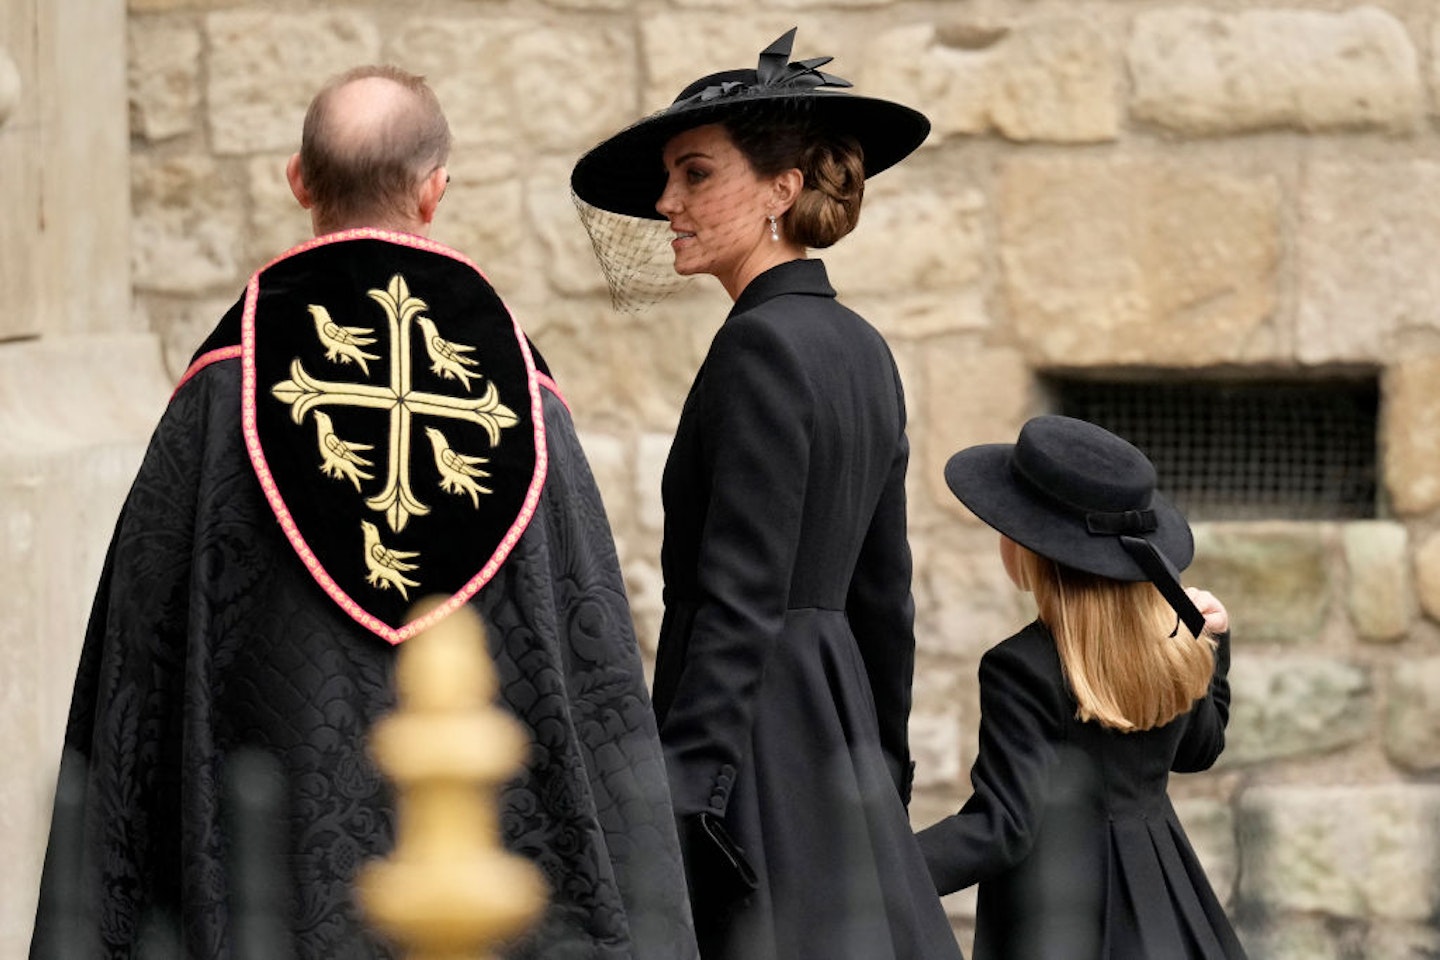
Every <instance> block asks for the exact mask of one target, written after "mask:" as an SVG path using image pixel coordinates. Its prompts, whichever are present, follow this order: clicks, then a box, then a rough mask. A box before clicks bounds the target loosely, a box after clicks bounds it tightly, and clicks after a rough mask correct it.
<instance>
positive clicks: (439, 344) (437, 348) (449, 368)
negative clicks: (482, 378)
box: [415, 317, 478, 393]
mask: <svg viewBox="0 0 1440 960" xmlns="http://www.w3.org/2000/svg"><path fill="white" fill-rule="evenodd" d="M415 322H416V323H418V324H420V329H421V330H423V331H424V332H425V352H426V353H428V354H430V359H431V361H432V363H431V365H430V372H431V373H438V374H440V376H442V377H444V378H445V379H446V380H459V381H460V382H461V383H462V384H464V386H465V392H466V393H469V392H470V378H471V377H474V376H478V374H474V373H471V372H470V371H469V370H466V369H465V368H466V367H473V366H475V361H474V360H471V359H470V358H469V357H467V356H464V354H467V353H470V352H472V351H473V350H474V349H475V348H474V347H469V346H466V345H465V344H463V343H456V342H454V341H453V340H446V339H444V338H443V337H441V336H440V333H439V331H437V330H436V329H435V321H434V320H431V319H430V318H429V317H416V318H415Z"/></svg>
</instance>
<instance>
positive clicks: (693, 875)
mask: <svg viewBox="0 0 1440 960" xmlns="http://www.w3.org/2000/svg"><path fill="white" fill-rule="evenodd" d="M679 827H680V846H681V850H682V853H683V854H684V856H685V875H686V879H687V880H688V881H689V883H690V899H691V900H692V901H693V902H695V903H697V904H704V905H706V906H710V907H718V906H721V905H723V904H728V903H732V902H734V901H737V900H743V899H744V898H745V897H748V896H749V895H750V894H752V893H754V892H755V889H756V888H757V887H758V886H759V885H760V882H759V880H758V879H756V877H755V868H754V867H752V866H750V861H749V860H747V859H745V851H744V850H742V849H740V847H739V845H738V844H736V843H735V841H734V840H733V839H731V837H730V833H729V831H727V830H726V829H725V824H724V822H723V821H722V820H721V819H720V818H719V817H718V816H717V815H715V814H713V813H693V814H690V815H689V816H686V817H682V818H681V819H680V822H679Z"/></svg>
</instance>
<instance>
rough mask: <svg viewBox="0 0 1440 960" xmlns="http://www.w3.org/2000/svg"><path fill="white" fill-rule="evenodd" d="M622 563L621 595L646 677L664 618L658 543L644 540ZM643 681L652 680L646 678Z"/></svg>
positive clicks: (634, 547) (653, 659)
mask: <svg viewBox="0 0 1440 960" xmlns="http://www.w3.org/2000/svg"><path fill="white" fill-rule="evenodd" d="M627 556H628V557H630V558H631V559H628V560H627V561H626V562H625V567H624V573H625V593H626V597H627V599H628V600H629V601H630V615H631V616H632V617H634V618H635V637H636V639H637V640H638V641H639V643H640V653H641V655H642V656H643V657H644V660H645V669H646V672H647V673H650V672H651V671H653V669H654V666H655V648H656V646H657V645H658V643H659V640H660V624H661V622H662V621H663V620H664V617H665V580H664V577H663V576H662V575H661V573H660V562H659V560H658V559H650V558H658V557H659V556H660V542H659V540H654V539H645V540H643V541H638V542H637V543H636V544H634V545H632V547H631V549H630V550H629V551H628V553H627ZM646 679H647V681H648V680H651V679H653V676H652V677H647V678H646Z"/></svg>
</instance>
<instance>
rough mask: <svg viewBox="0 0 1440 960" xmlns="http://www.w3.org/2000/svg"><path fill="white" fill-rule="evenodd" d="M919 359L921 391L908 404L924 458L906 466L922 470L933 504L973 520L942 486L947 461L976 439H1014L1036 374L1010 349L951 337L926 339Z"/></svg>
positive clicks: (1027, 407)
mask: <svg viewBox="0 0 1440 960" xmlns="http://www.w3.org/2000/svg"><path fill="white" fill-rule="evenodd" d="M922 363H923V364H924V368H923V371H922V373H921V376H922V377H923V378H924V388H923V389H924V392H923V394H922V395H921V396H913V394H912V399H911V400H910V402H909V405H910V411H911V412H910V416H911V422H912V433H915V432H923V438H922V439H921V443H922V444H923V450H924V457H923V459H918V458H912V460H911V465H910V469H911V471H912V472H914V471H917V470H918V471H920V472H921V474H922V477H921V479H922V480H923V481H924V483H925V489H926V490H928V492H929V497H928V499H929V501H930V503H931V505H937V504H938V505H939V506H940V507H941V509H942V511H944V513H945V514H946V515H948V516H951V517H960V518H963V519H967V520H970V521H971V522H975V521H974V520H973V516H972V515H971V513H970V511H968V510H966V509H965V508H964V506H962V505H961V504H960V501H958V500H956V499H955V495H954V494H952V493H951V492H950V488H949V487H947V486H946V485H945V461H947V460H949V459H950V456H951V455H952V454H953V453H955V452H956V451H958V450H962V449H964V448H965V447H969V446H972V445H974V444H977V443H1014V442H1015V437H1016V436H1018V435H1019V433H1020V427H1021V425H1022V424H1023V423H1024V422H1025V421H1026V419H1028V418H1029V416H1030V415H1031V414H1032V413H1033V412H1035V411H1034V410H1033V399H1034V398H1033V388H1034V382H1035V381H1034V373H1033V371H1032V370H1031V369H1030V367H1029V365H1027V364H1026V362H1025V360H1024V359H1023V358H1022V357H1021V355H1020V354H1019V353H1017V352H1016V351H1014V350H1009V349H1004V348H993V347H982V346H978V345H976V344H974V343H973V342H972V341H968V340H966V341H961V340H959V339H951V338H938V337H937V338H935V339H934V340H933V341H931V342H930V343H928V344H927V349H926V351H925V354H924V357H923V359H922ZM922 509H923V507H922Z"/></svg>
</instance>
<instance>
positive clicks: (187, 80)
mask: <svg viewBox="0 0 1440 960" xmlns="http://www.w3.org/2000/svg"><path fill="white" fill-rule="evenodd" d="M129 55H130V65H129V89H130V130H131V133H132V134H133V135H136V136H140V137H143V138H144V139H146V140H150V141H152V142H153V141H159V140H167V139H169V138H171V137H178V136H180V135H182V134H186V133H192V132H194V131H195V130H196V129H197V127H198V121H199V116H198V111H199V106H200V32H199V31H198V30H196V29H195V28H194V27H191V26H188V25H185V24H178V25H177V24H174V23H171V22H170V21H168V20H158V19H155V18H147V19H133V20H131V21H130V25H129Z"/></svg>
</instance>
